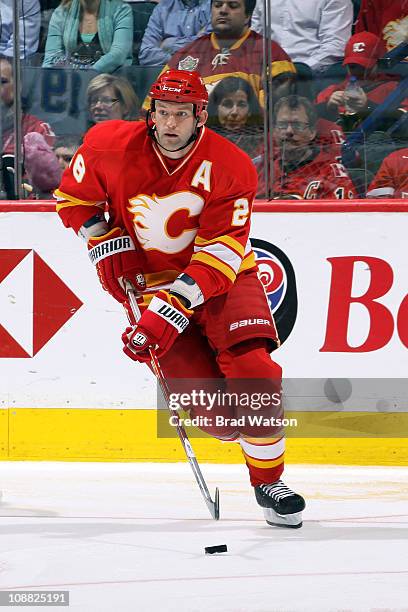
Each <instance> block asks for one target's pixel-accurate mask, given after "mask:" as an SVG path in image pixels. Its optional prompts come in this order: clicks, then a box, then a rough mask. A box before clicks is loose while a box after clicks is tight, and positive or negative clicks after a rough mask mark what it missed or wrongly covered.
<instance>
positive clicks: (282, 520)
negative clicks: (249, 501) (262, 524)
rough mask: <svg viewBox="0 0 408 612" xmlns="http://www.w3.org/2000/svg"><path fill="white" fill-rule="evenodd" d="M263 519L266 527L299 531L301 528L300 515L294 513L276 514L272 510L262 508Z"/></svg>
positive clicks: (299, 513)
mask: <svg viewBox="0 0 408 612" xmlns="http://www.w3.org/2000/svg"><path fill="white" fill-rule="evenodd" d="M263 511H264V517H265V520H266V522H267V523H268V525H272V526H273V527H289V528H290V529H299V528H300V527H302V524H303V523H302V513H301V512H294V513H293V514H277V513H276V512H275V510H272V508H264V509H263Z"/></svg>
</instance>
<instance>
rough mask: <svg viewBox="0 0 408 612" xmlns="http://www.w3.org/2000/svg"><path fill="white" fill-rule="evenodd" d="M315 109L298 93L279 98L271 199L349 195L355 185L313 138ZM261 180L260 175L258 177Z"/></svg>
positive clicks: (334, 197)
mask: <svg viewBox="0 0 408 612" xmlns="http://www.w3.org/2000/svg"><path fill="white" fill-rule="evenodd" d="M316 124H317V113H316V110H315V108H314V106H313V104H312V103H311V102H310V101H309V100H308V99H307V98H303V97H300V96H297V95H291V96H288V97H287V98H281V99H280V100H278V102H277V103H276V106H275V109H274V139H275V142H276V144H277V147H278V155H277V157H276V158H275V160H274V172H273V177H274V183H273V192H274V199H295V200H314V199H322V198H330V199H339V200H343V199H349V198H353V197H354V195H355V189H354V185H353V183H352V181H351V179H350V177H349V175H348V174H347V171H346V169H345V168H344V166H342V164H340V163H339V162H338V161H337V160H336V158H335V157H334V155H333V151H332V148H331V147H328V148H327V149H326V148H325V147H322V146H321V145H319V144H318V141H317V140H316V135H317V130H316ZM260 180H261V181H262V175H261V177H260Z"/></svg>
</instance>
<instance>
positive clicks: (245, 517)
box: [0, 462, 408, 612]
mask: <svg viewBox="0 0 408 612" xmlns="http://www.w3.org/2000/svg"><path fill="white" fill-rule="evenodd" d="M202 469H203V473H204V475H205V477H206V478H207V481H208V485H209V488H210V490H211V492H213V491H214V488H215V486H216V485H218V486H219V487H220V492H221V520H220V521H219V522H215V521H213V520H212V519H211V518H210V517H209V514H208V510H207V508H206V506H205V504H204V503H203V501H202V498H201V495H200V493H199V491H198V488H197V486H196V484H195V481H194V480H193V476H192V473H191V471H190V468H189V466H188V465H187V464H165V465H164V464H140V463H136V464H130V463H128V464H118V463H117V464H108V463H31V462H22V463H3V462H2V463H0V473H1V479H0V483H1V484H0V488H1V489H2V492H3V498H2V501H1V503H0V590H4V589H24V588H26V589H39V590H45V589H52V590H58V589H66V590H69V591H70V607H69V608H61V607H58V608H57V607H48V608H44V609H48V610H64V609H65V610H75V611H81V612H82V611H84V612H85V611H92V612H93V611H97V612H99V611H101V612H102V611H103V612H104V611H112V612H113V611H119V612H122V611H126V612H127V611H142V612H150V611H152V612H153V611H154V612H173V611H174V612H176V611H177V612H184V611H185V612H196V611H197V612H198V611H199V612H201V611H219V612H225V611H229V612H241V611H245V612H247V611H250V612H292V611H293V612H295V611H296V612H298V611H299V612H309V611H310V612H320V611H322V612H331V611H338V612H339V611H342V612H357V611H359V612H360V611H370V612H385V611H387V612H389V611H393V612H396V611H398V612H402V611H408V542H407V536H408V505H407V503H408V479H407V474H408V470H407V469H406V468H379V467H370V468H368V467H367V468H362V467H361V468H351V467H318V466H300V467H294V466H288V467H287V470H286V476H285V480H286V482H287V483H288V484H289V485H290V486H292V488H294V489H296V490H298V491H299V492H301V493H303V494H304V495H305V497H306V499H307V509H306V511H305V513H304V525H303V528H302V529H299V530H288V529H282V528H272V527H268V525H267V524H266V523H265V522H264V521H263V518H262V511H261V509H260V508H258V506H257V504H256V502H255V499H254V496H253V493H252V491H251V488H250V486H249V483H248V478H247V474H246V468H245V467H244V466H238V465H233V466H230V465H228V466H224V465H221V466H220V465H218V466H215V465H203V466H202ZM217 544H227V546H228V553H227V554H221V555H213V556H208V555H205V554H204V547H205V546H211V545H217ZM1 609H4V610H6V609H10V610H11V609H16V608H1ZM18 609H23V610H25V609H26V610H28V609H33V610H38V609H40V608H37V607H36V608H25V607H24V608H18Z"/></svg>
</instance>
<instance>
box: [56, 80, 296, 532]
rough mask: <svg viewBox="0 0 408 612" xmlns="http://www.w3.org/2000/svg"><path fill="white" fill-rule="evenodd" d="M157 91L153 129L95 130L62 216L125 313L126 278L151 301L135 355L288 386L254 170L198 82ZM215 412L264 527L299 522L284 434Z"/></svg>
mask: <svg viewBox="0 0 408 612" xmlns="http://www.w3.org/2000/svg"><path fill="white" fill-rule="evenodd" d="M150 96H151V108H150V111H149V113H148V115H147V123H146V125H145V124H144V123H142V122H126V121H108V122H104V123H102V124H100V125H98V126H95V127H94V128H92V129H91V130H90V131H89V132H88V134H87V135H86V137H85V140H84V144H83V145H82V146H81V147H80V148H79V150H78V152H77V153H76V155H75V157H74V159H73V161H72V163H71V165H70V168H69V169H68V170H66V172H65V174H64V176H63V179H62V183H61V185H60V187H59V189H58V190H57V191H56V196H57V198H58V207H57V210H58V213H59V215H60V217H61V219H62V221H63V223H64V225H65V226H67V227H71V228H72V229H73V230H74V231H75V232H76V233H77V234H78V235H79V236H81V237H82V238H84V239H85V241H86V242H87V244H88V248H89V249H90V256H91V260H92V261H93V262H94V263H95V264H96V267H97V272H98V275H99V279H100V281H101V283H102V286H103V288H104V289H105V290H107V291H108V292H109V293H110V294H111V295H112V296H113V297H114V298H115V299H117V300H118V301H120V302H121V303H123V305H124V306H125V308H126V306H127V296H126V293H125V291H124V283H123V281H124V279H127V280H129V281H130V282H131V283H132V284H133V285H134V287H135V288H136V290H137V291H138V292H139V293H140V296H141V297H140V305H141V309H142V316H141V318H140V320H139V322H138V323H137V324H136V323H135V324H133V325H132V327H129V328H127V329H126V331H125V333H124V334H123V336H122V339H123V341H124V351H125V353H126V354H127V355H128V356H129V357H131V358H132V359H133V360H135V361H138V362H141V363H148V362H149V354H148V348H149V347H155V348H156V352H157V355H158V358H159V359H160V364H161V367H162V370H163V372H164V375H165V377H166V379H168V380H171V379H174V378H177V377H180V376H181V375H182V376H183V378H186V379H189V378H191V379H223V380H224V381H225V383H226V384H227V385H228V384H229V382H231V384H235V385H237V384H238V383H239V380H241V379H257V380H259V386H260V387H261V388H263V389H268V390H271V389H274V390H275V391H276V390H277V389H278V390H279V391H280V380H281V368H280V366H279V365H278V364H276V363H275V362H274V361H272V359H271V358H270V355H269V353H270V351H271V350H273V349H274V348H276V347H277V346H278V344H279V340H278V337H277V333H276V328H275V324H274V321H273V318H272V316H271V313H270V309H269V306H268V302H267V300H266V297H265V293H264V290H263V287H262V285H261V283H260V281H259V279H258V276H257V268H256V264H255V259H254V254H253V252H252V250H251V246H250V242H249V238H248V236H249V228H250V216H251V207H252V201H253V198H254V195H255V192H256V188H257V178H256V171H255V168H254V166H253V164H252V162H251V161H250V159H249V157H247V155H246V154H245V153H243V152H242V151H241V150H240V149H238V148H237V147H236V146H235V145H233V144H232V143H230V142H228V141H227V140H226V139H224V138H223V137H221V136H219V135H217V134H215V133H214V132H212V131H211V130H209V129H207V128H206V127H205V122H206V120H207V111H206V105H207V102H208V95H207V91H206V88H205V86H204V83H203V81H202V79H201V77H200V76H199V75H198V73H196V72H188V71H179V70H169V71H167V72H165V73H163V74H162V75H161V76H160V77H159V78H158V79H157V81H156V82H155V83H154V84H153V85H152V86H151V89H150ZM106 205H107V207H108V211H109V212H108V214H109V219H108V221H106V220H105V216H104V210H105V206H106ZM199 410H200V409H199V408H198V409H195V412H194V411H193V409H191V413H192V415H193V416H195V415H197V414H198V413H199ZM217 410H219V411H221V412H222V414H223V416H224V417H226V418H225V420H224V423H225V424H223V425H222V426H214V424H213V423H210V424H209V425H208V426H207V425H205V426H203V429H204V430H205V431H207V432H208V433H210V434H212V435H214V436H216V437H218V438H221V439H223V440H238V441H239V443H240V445H241V448H242V451H243V454H244V457H245V460H246V463H247V466H248V469H249V474H250V480H251V484H252V485H253V487H254V489H255V495H256V499H257V501H258V503H259V504H260V505H261V506H262V507H263V508H264V513H265V518H266V520H267V521H268V522H269V523H270V524H277V525H283V526H290V527H300V526H301V524H302V518H301V512H302V510H303V508H304V506H305V503H304V500H303V498H302V497H301V496H300V495H297V494H296V493H294V492H293V491H291V490H290V489H289V488H288V487H287V486H286V485H285V484H284V483H283V482H282V481H281V480H280V477H281V475H282V472H283V453H284V439H283V436H282V433H281V430H280V429H277V428H276V427H273V426H270V427H268V426H265V427H258V428H256V427H251V426H250V425H248V423H247V422H245V423H244V425H243V426H238V425H237V419H235V422H234V419H233V418H230V417H234V416H237V415H238V413H239V412H240V410H239V407H237V406H235V407H234V406H232V407H227V408H226V407H222V406H219V407H218V408H217ZM206 414H207V415H209V413H208V412H206ZM210 416H211V415H210ZM277 431H279V432H280V433H279V434H277Z"/></svg>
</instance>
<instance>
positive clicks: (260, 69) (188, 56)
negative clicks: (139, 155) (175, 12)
mask: <svg viewBox="0 0 408 612" xmlns="http://www.w3.org/2000/svg"><path fill="white" fill-rule="evenodd" d="M254 6H255V0H212V4H211V25H212V28H213V32H212V33H211V34H205V35H204V36H201V37H200V38H197V40H195V41H194V42H193V43H191V44H190V45H188V46H187V47H184V48H183V49H181V50H180V51H178V52H177V53H176V54H175V55H173V57H172V58H171V60H170V62H169V64H168V66H166V67H165V70H167V69H168V68H169V67H170V68H176V69H179V70H198V72H199V73H200V74H201V76H202V78H203V80H204V82H205V84H206V86H207V89H208V91H209V93H211V91H212V89H213V88H214V87H215V86H216V85H217V83H218V82H219V81H221V80H222V79H223V78H225V77H227V76H231V75H234V74H238V75H239V76H240V77H242V78H244V79H246V80H247V81H248V82H249V83H251V85H252V87H253V89H254V91H255V93H256V94H257V96H258V99H259V101H260V103H261V105H263V104H264V91H263V85H262V83H263V74H264V54H263V46H264V41H263V38H262V36H261V35H260V34H257V33H256V32H253V31H252V30H250V29H249V24H250V21H251V15H252V12H253V10H254ZM271 57H272V63H271V66H270V68H269V73H270V75H271V76H272V79H273V90H274V92H275V95H276V97H278V96H279V95H283V94H285V93H287V92H288V88H289V86H290V84H291V83H292V82H293V78H294V76H295V75H296V69H295V67H294V65H293V63H292V61H291V60H290V58H289V56H288V55H287V54H286V53H285V51H284V50H283V49H282V48H281V47H280V46H279V45H278V44H277V43H276V42H275V41H271ZM144 107H145V108H148V107H149V104H148V103H147V100H146V101H145V105H144Z"/></svg>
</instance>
